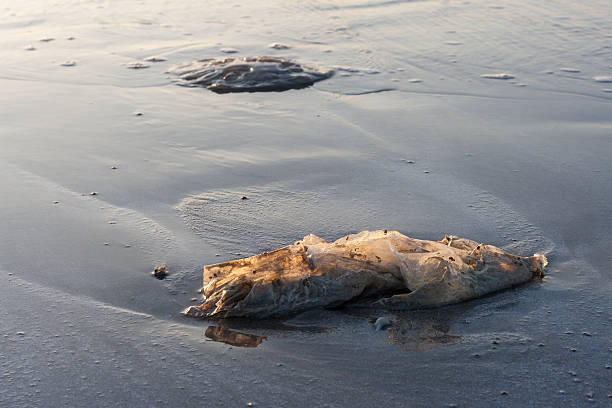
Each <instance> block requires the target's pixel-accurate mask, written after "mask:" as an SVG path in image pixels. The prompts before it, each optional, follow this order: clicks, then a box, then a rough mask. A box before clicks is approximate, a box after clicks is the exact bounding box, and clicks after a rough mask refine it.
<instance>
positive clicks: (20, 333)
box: [17, 331, 25, 336]
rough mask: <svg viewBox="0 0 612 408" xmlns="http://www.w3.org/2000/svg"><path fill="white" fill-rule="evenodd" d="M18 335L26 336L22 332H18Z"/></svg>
mask: <svg viewBox="0 0 612 408" xmlns="http://www.w3.org/2000/svg"><path fill="white" fill-rule="evenodd" d="M17 335H18V336H25V333H24V332H22V331H18V332H17Z"/></svg>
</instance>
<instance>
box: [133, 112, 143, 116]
mask: <svg viewBox="0 0 612 408" xmlns="http://www.w3.org/2000/svg"><path fill="white" fill-rule="evenodd" d="M142 115H144V113H142V112H134V116H142Z"/></svg>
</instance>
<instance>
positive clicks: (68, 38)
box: [66, 36, 76, 41]
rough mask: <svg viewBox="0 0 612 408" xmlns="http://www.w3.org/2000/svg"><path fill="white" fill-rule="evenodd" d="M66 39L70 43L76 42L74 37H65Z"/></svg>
mask: <svg viewBox="0 0 612 408" xmlns="http://www.w3.org/2000/svg"><path fill="white" fill-rule="evenodd" d="M66 39H67V40H68V41H72V40H76V37H73V36H70V37H66Z"/></svg>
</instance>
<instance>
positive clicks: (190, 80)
mask: <svg viewBox="0 0 612 408" xmlns="http://www.w3.org/2000/svg"><path fill="white" fill-rule="evenodd" d="M169 72H170V73H171V74H174V75H177V76H178V77H179V80H180V83H181V85H184V86H202V87H206V88H208V89H210V90H211V91H213V92H216V93H229V92H281V91H286V90H289V89H301V88H306V87H309V86H311V85H312V84H314V83H315V82H318V81H322V80H324V79H327V78H330V77H331V76H332V75H333V71H320V70H318V69H316V68H313V67H307V66H303V65H300V64H298V63H297V62H294V61H291V60H288V59H284V58H277V57H245V58H241V59H237V58H223V59H203V60H199V61H194V62H189V63H185V64H180V65H176V66H174V67H172V68H170V71H169Z"/></svg>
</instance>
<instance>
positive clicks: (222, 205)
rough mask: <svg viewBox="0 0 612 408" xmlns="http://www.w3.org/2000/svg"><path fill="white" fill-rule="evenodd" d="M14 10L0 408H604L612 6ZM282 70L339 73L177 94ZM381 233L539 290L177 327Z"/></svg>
mask: <svg viewBox="0 0 612 408" xmlns="http://www.w3.org/2000/svg"><path fill="white" fill-rule="evenodd" d="M0 9H1V10H2V16H3V18H2V19H0V33H1V34H2V36H0V44H1V45H0V55H1V56H2V61H3V64H2V68H0V89H1V90H2V91H1V92H0V107H1V108H0V172H1V174H2V176H1V177H0V193H1V196H2V200H0V225H1V228H0V276H1V277H2V278H3V282H4V283H3V284H2V285H0V380H1V381H0V406H7V407H8V406H11V407H63V406H68V407H74V406H92V407H98V406H99V407H107V406H119V407H153V406H159V407H162V406H164V407H168V406H176V407H201V406H213V407H216V406H219V407H240V406H257V407H302V406H309V407H373V406H380V405H384V406H387V407H451V406H456V407H492V406H504V407H553V406H564V407H565V406H567V407H574V406H576V407H578V406H585V405H587V404H588V406H601V407H604V406H610V405H611V404H612V368H611V366H612V298H611V297H610V293H611V292H610V291H611V289H612V269H611V267H610V264H611V262H612V252H611V251H610V243H609V241H608V239H607V234H608V232H609V231H610V229H611V228H612V183H611V182H610V174H611V173H612V160H610V153H611V152H612V92H611V89H610V88H612V83H610V82H612V4H610V2H609V1H607V0H589V1H586V2H577V1H569V0H547V1H543V2H537V4H535V3H534V2H528V1H526V0H517V1H515V2H501V3H500V2H497V3H491V2H485V1H481V0H476V1H470V2H462V1H452V0H441V1H433V0H432V1H373V0H370V1H364V0H340V1H315V0H312V1H311V0H306V1H302V2H293V1H289V2H288V1H282V2H281V1H265V2H253V3H244V2H236V1H233V0H230V1H227V2H212V1H203V2H183V3H180V4H179V3H170V2H164V1H161V0H152V1H146V2H144V1H121V2H119V1H95V0H88V1H67V2H62V3H58V4H54V5H51V4H42V5H41V4H40V2H35V1H31V0H25V1H22V2H19V3H15V4H8V3H7V4H3V5H0ZM263 55H269V56H273V57H283V58H287V59H291V60H295V61H298V62H300V63H302V64H304V65H312V66H314V67H317V68H319V69H321V70H322V71H328V70H334V72H335V74H334V76H332V77H331V78H329V79H325V80H322V81H320V82H317V83H315V84H314V85H313V86H311V87H307V88H304V89H292V90H288V91H285V92H254V93H228V94H217V93H215V92H211V91H209V90H208V89H205V88H201V87H184V86H178V84H177V79H176V77H175V76H173V75H172V74H171V73H168V72H169V70H170V69H171V67H172V66H174V65H176V64H182V63H189V62H192V61H196V60H200V59H205V58H227V57H233V58H241V57H249V56H263ZM151 57H154V58H151ZM242 197H246V198H247V199H242ZM384 228H389V229H394V230H398V231H400V232H401V233H403V234H406V235H408V236H411V237H416V238H420V239H431V240H437V239H441V238H443V237H444V234H456V235H460V236H464V237H468V238H470V239H473V240H476V241H479V242H486V243H488V244H492V245H496V246H498V247H500V248H503V249H504V250H507V251H509V252H512V253H515V254H518V255H521V256H528V255H531V254H534V253H544V254H546V256H547V257H548V260H549V265H548V267H547V269H546V277H545V279H544V280H542V281H538V282H532V283H529V284H526V285H522V286H520V287H517V288H513V289H510V290H507V291H504V292H500V293H497V294H493V295H491V296H487V297H484V298H481V299H477V300H474V301H470V302H465V303H461V304H458V305H454V306H447V307H443V308H439V309H433V310H424V311H412V312H389V313H381V311H380V310H368V309H367V308H366V309H363V308H359V309H357V308H351V307H346V308H342V309H337V310H313V311H310V312H306V313H303V314H300V315H298V316H292V317H290V318H286V319H272V320H270V319H268V320H264V321H258V320H252V319H251V320H246V319H228V320H224V321H206V320H197V319H190V318H187V317H185V316H183V315H182V314H181V311H182V310H183V309H184V308H185V307H187V306H189V305H195V304H198V303H199V302H201V300H202V299H201V294H200V293H199V292H198V289H199V288H200V287H201V285H202V266H203V265H207V264H212V263H217V262H221V261H226V260H231V259H237V258H241V257H245V256H250V255H255V254H257V253H260V252H262V251H267V250H271V249H274V248H278V247H280V246H283V245H287V244H289V243H292V242H294V241H296V240H299V239H301V238H302V237H303V236H304V235H307V234H310V233H313V234H316V235H319V236H321V237H324V238H326V239H330V240H333V239H337V238H339V237H341V236H343V235H346V234H347V233H355V232H358V231H361V230H366V229H369V230H376V229H384ZM160 265H167V267H168V271H169V275H168V277H167V278H166V279H165V280H157V279H154V278H153V277H151V271H152V270H153V269H154V268H155V267H157V266H160ZM381 315H384V316H387V317H389V319H390V321H391V323H392V326H391V328H390V329H388V330H385V331H375V329H374V326H373V322H374V320H375V319H376V318H378V317H380V316H381ZM211 326H212V327H213V329H209V328H210V327H211ZM214 327H217V328H216V329H215V328H214ZM236 333H238V334H236ZM239 333H243V334H246V335H247V336H241V335H240V334H239ZM224 341H225V342H224ZM249 404H250V405H249Z"/></svg>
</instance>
